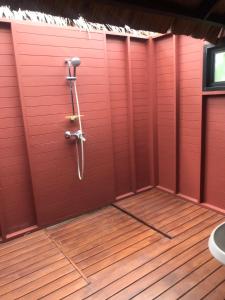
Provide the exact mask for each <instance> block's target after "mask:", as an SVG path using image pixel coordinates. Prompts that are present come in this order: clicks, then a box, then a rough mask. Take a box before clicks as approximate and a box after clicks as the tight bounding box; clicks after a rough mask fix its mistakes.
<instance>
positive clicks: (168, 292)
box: [134, 250, 218, 300]
mask: <svg viewBox="0 0 225 300" xmlns="http://www.w3.org/2000/svg"><path fill="white" fill-rule="evenodd" d="M207 266H210V267H212V269H211V270H212V271H214V270H215V269H216V268H218V263H217V262H216V261H215V260H213V259H212V258H211V255H210V254H209V252H208V250H205V251H204V252H203V253H200V254H199V255H197V256H195V257H194V258H193V259H191V260H189V261H188V262H187V263H186V264H184V265H183V266H181V267H179V268H178V269H177V270H175V271H173V272H172V273H170V274H169V275H167V276H166V277H164V278H163V279H161V280H160V281H158V282H157V283H155V284H153V285H151V286H149V287H148V288H147V289H146V290H144V291H143V292H141V293H139V294H138V295H137V296H136V297H134V299H136V300H137V299H154V298H158V299H178V298H179V297H180V296H181V295H182V294H183V293H184V292H185V290H186V289H188V288H191V284H193V282H191V279H190V277H189V276H188V275H189V274H190V273H191V274H190V276H191V277H193V274H194V272H193V271H196V274H198V275H199V274H202V273H201V272H200V271H199V270H202V268H204V270H208V268H207ZM201 267H202V268H201ZM205 276H207V275H206V274H205ZM182 279H183V280H182ZM201 279H202V277H198V278H197V275H196V280H199V281H200V280H201ZM188 280H189V281H188ZM189 284H190V285H189Z"/></svg>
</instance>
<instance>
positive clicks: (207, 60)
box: [203, 44, 225, 91]
mask: <svg viewBox="0 0 225 300" xmlns="http://www.w3.org/2000/svg"><path fill="white" fill-rule="evenodd" d="M218 52H225V44H222V45H218V46H215V45H213V44H207V45H205V46H204V55H203V91H218V90H225V81H218V82H215V81H214V71H215V68H214V66H215V54H216V53H218Z"/></svg>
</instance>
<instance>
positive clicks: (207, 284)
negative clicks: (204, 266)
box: [181, 266, 225, 300]
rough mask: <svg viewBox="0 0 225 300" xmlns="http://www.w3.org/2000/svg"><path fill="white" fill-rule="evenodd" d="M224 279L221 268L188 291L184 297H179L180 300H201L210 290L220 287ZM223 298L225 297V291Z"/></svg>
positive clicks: (222, 268) (224, 275) (223, 268)
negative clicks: (195, 299)
mask: <svg viewBox="0 0 225 300" xmlns="http://www.w3.org/2000/svg"><path fill="white" fill-rule="evenodd" d="M224 278H225V266H221V267H220V268H219V269H217V270H216V271H215V272H213V273H212V274H211V275H209V276H208V277H207V278H206V279H204V280H203V281H202V282H200V283H199V284H198V285H197V286H195V287H194V288H193V289H191V290H190V291H188V292H187V293H186V294H185V295H184V296H182V297H181V299H183V300H184V299H185V300H188V299H192V298H193V299H194V298H197V299H201V298H203V297H205V296H206V295H207V294H209V293H210V292H211V291H212V290H214V288H215V287H216V286H218V285H220V284H221V283H222V282H223V281H224ZM223 296H224V297H225V289H224V294H223ZM218 299H219V298H218Z"/></svg>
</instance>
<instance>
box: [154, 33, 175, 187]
mask: <svg viewBox="0 0 225 300" xmlns="http://www.w3.org/2000/svg"><path fill="white" fill-rule="evenodd" d="M155 59H156V65H155V68H156V70H155V75H156V99H157V134H158V136H157V143H158V145H157V151H158V185H159V187H162V188H164V189H166V190H168V191H172V190H173V180H174V178H173V172H174V170H173V168H174V159H175V158H174V140H173V136H174V130H175V128H174V101H175V100H174V91H173V84H174V83H173V80H174V78H173V39H172V37H171V36H169V37H165V38H163V39H161V40H159V41H157V42H156V45H155Z"/></svg>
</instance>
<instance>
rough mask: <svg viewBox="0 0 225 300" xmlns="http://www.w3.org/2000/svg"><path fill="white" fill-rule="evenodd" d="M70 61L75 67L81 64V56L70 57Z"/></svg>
mask: <svg viewBox="0 0 225 300" xmlns="http://www.w3.org/2000/svg"><path fill="white" fill-rule="evenodd" d="M70 63H71V65H73V66H74V67H78V66H79V65H80V58H79V57H72V58H71V59H70Z"/></svg>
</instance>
